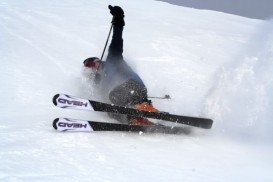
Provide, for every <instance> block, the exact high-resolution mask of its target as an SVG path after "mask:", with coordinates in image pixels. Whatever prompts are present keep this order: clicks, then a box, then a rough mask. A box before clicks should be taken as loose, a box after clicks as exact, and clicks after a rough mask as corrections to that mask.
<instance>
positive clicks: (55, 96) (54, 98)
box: [52, 94, 60, 106]
mask: <svg viewBox="0 0 273 182" xmlns="http://www.w3.org/2000/svg"><path fill="white" fill-rule="evenodd" d="M59 96H60V94H56V95H54V97H53V99H52V101H53V104H54V105H55V106H57V98H58V97H59Z"/></svg>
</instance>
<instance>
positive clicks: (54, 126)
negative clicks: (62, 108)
mask: <svg viewBox="0 0 273 182" xmlns="http://www.w3.org/2000/svg"><path fill="white" fill-rule="evenodd" d="M58 121H59V118H56V119H54V121H53V123H52V125H53V128H54V129H55V130H57V122H58Z"/></svg>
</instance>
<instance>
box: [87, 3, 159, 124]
mask: <svg viewBox="0 0 273 182" xmlns="http://www.w3.org/2000/svg"><path fill="white" fill-rule="evenodd" d="M108 8H109V9H110V13H111V14H112V15H113V19H112V25H113V35H112V40H111V44H110V46H109V50H108V55H107V58H106V61H102V60H100V59H99V58H97V57H91V58H87V59H86V60H85V61H84V62H83V63H84V66H85V67H87V68H91V69H93V71H95V72H96V74H97V75H96V77H97V78H98V75H99V78H100V79H99V82H100V83H99V84H100V88H101V93H102V94H103V95H104V96H107V97H108V98H109V100H110V101H111V102H112V103H113V104H115V105H120V106H127V107H133V108H137V109H142V110H147V111H151V112H156V111H157V109H155V108H154V107H153V106H152V104H151V101H150V100H148V96H147V88H146V86H145V84H144V83H143V81H142V79H141V78H140V77H139V76H138V75H137V74H136V73H135V72H134V71H133V70H132V69H131V68H130V66H129V65H128V64H127V63H126V62H125V60H124V59H123V56H122V53H123V38H122V32H123V27H124V26H125V22H124V11H123V9H122V8H121V7H119V6H114V7H113V6H111V5H109V6H108ZM108 114H109V115H110V116H111V117H113V118H115V119H117V120H118V121H120V122H122V123H128V124H139V125H150V124H152V122H150V121H149V120H148V119H145V118H139V117H132V116H124V115H119V114H110V113H108Z"/></svg>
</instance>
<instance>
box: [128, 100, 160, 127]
mask: <svg viewBox="0 0 273 182" xmlns="http://www.w3.org/2000/svg"><path fill="white" fill-rule="evenodd" d="M134 108H135V109H139V110H144V111H149V112H158V110H157V109H156V108H154V106H153V105H152V104H151V103H150V102H143V103H141V104H137V105H135V106H134ZM130 124H132V125H154V123H153V122H151V121H149V120H148V119H146V118H141V117H137V118H132V120H131V122H130Z"/></svg>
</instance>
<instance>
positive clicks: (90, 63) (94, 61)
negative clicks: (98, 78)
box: [83, 57, 101, 68]
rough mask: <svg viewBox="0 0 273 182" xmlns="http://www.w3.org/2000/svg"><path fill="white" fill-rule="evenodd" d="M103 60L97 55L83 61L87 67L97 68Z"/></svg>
mask: <svg viewBox="0 0 273 182" xmlns="http://www.w3.org/2000/svg"><path fill="white" fill-rule="evenodd" d="M100 62H101V60H100V59H99V58H97V57H91V58H87V59H86V60H84V61H83V65H84V67H87V68H97V67H98V66H99V64H100Z"/></svg>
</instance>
